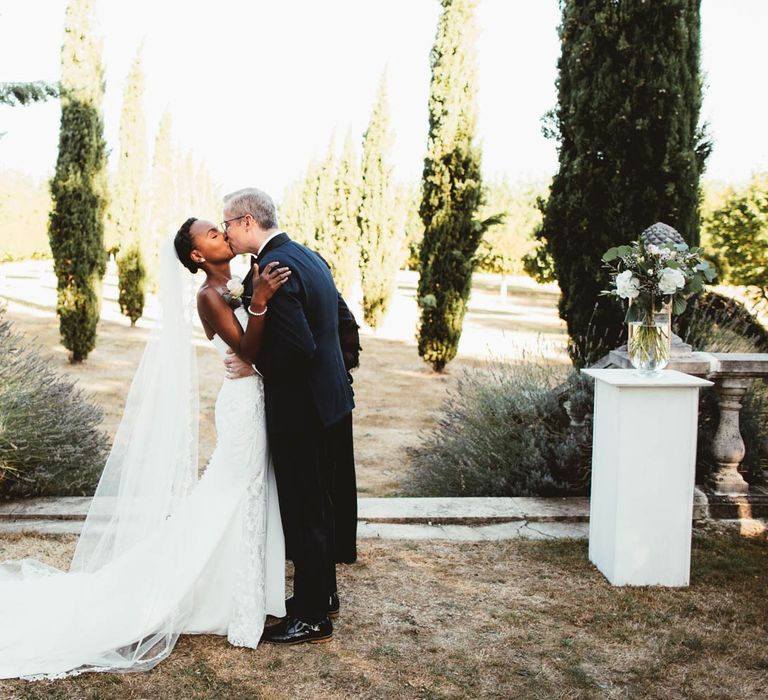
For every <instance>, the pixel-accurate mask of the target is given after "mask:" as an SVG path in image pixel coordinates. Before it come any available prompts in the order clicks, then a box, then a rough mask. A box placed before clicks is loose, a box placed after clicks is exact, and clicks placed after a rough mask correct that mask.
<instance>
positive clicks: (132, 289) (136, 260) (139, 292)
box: [112, 55, 149, 326]
mask: <svg viewBox="0 0 768 700" xmlns="http://www.w3.org/2000/svg"><path fill="white" fill-rule="evenodd" d="M143 98H144V73H143V71H142V68H141V57H140V56H139V55H137V56H136V59H135V61H134V63H133V66H132V67H131V70H130V72H129V73H128V80H127V82H126V86H125V93H124V95H123V110H122V113H121V115H120V153H119V160H118V164H117V182H116V188H115V189H116V192H115V196H114V197H113V200H112V205H113V212H114V213H113V219H114V223H115V231H116V234H117V241H116V242H115V244H116V247H117V248H118V249H119V252H118V253H117V274H118V287H119V290H120V296H119V299H118V301H119V303H120V311H121V312H122V313H123V314H124V315H125V316H127V317H128V318H130V319H131V325H132V326H134V325H136V321H137V320H138V319H139V318H141V314H142V313H143V311H144V300H145V299H144V297H145V289H146V275H147V273H146V268H145V265H144V254H143V252H142V247H141V241H142V237H143V236H144V235H145V234H146V232H147V227H148V223H149V215H148V211H147V193H146V184H147V172H148V154H147V133H146V125H145V119H144V108H143V106H142V101H143Z"/></svg>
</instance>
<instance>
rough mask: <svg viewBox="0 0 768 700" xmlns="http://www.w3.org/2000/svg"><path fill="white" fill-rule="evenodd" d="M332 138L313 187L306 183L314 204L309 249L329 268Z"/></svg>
mask: <svg viewBox="0 0 768 700" xmlns="http://www.w3.org/2000/svg"><path fill="white" fill-rule="evenodd" d="M333 141H334V140H333V138H332V139H331V141H330V143H329V144H328V150H327V152H326V154H325V158H323V160H322V161H320V166H319V169H318V171H317V175H316V181H315V183H314V187H313V186H312V183H308V186H309V191H310V192H314V195H315V197H316V202H315V206H314V211H315V217H316V219H315V222H314V226H313V228H314V231H313V239H314V240H313V242H312V243H310V244H309V245H310V248H313V249H314V250H316V251H317V252H318V253H320V255H322V256H323V257H324V258H325V259H326V260H327V261H328V263H329V264H331V267H333V258H334V252H335V246H334V236H335V235H336V230H335V228H336V227H335V220H334V205H335V199H334V187H335V181H336V156H335V154H334V152H333V151H334V143H333Z"/></svg>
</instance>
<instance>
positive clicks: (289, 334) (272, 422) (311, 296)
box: [244, 233, 355, 433]
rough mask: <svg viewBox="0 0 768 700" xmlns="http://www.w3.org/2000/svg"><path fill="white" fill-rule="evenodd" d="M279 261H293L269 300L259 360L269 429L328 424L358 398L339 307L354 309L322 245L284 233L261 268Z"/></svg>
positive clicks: (248, 284) (249, 287)
mask: <svg viewBox="0 0 768 700" xmlns="http://www.w3.org/2000/svg"><path fill="white" fill-rule="evenodd" d="M275 261H278V262H279V263H280V266H281V267H283V266H286V267H288V268H290V270H291V276H290V277H289V279H288V282H286V284H284V285H283V286H282V287H281V288H280V289H279V290H278V291H277V292H276V293H275V295H274V296H273V297H272V299H270V301H269V304H268V307H269V310H268V311H267V318H266V324H265V328H264V337H263V341H262V347H261V352H260V353H259V358H258V361H257V362H256V367H257V368H258V370H259V371H260V372H261V374H262V375H263V376H264V395H265V396H264V400H265V407H266V415H267V430H268V431H269V432H271V433H294V432H304V431H306V430H307V429H317V428H328V427H329V426H331V425H334V424H335V423H337V422H338V421H340V420H341V419H342V418H344V417H345V416H347V415H349V414H350V413H351V411H352V409H353V408H354V406H355V404H354V400H353V396H352V388H351V387H350V383H349V379H348V375H347V371H346V369H345V367H344V359H343V356H342V351H341V346H340V344H339V318H340V315H341V316H342V318H344V317H346V316H347V315H349V316H350V317H351V313H350V312H349V309H348V308H347V306H346V304H345V303H344V300H343V299H342V298H341V295H340V294H339V292H338V291H337V289H336V285H335V284H334V281H333V277H332V276H331V272H330V270H329V269H328V266H327V265H326V264H325V261H323V259H322V258H321V257H320V256H319V255H318V254H317V253H315V252H314V251H312V250H310V249H309V248H306V247H304V246H303V245H300V244H299V243H296V242H295V241H292V240H291V239H290V237H289V236H288V234H286V233H281V234H279V235H277V236H275V237H274V238H272V239H271V240H270V241H269V242H268V243H267V245H266V246H265V247H264V250H262V251H261V253H260V254H259V256H258V258H257V259H256V262H257V263H258V265H259V269H260V270H263V269H264V266H265V265H267V264H269V263H270V262H275ZM244 284H245V294H244V297H245V298H244V302H245V303H246V304H250V297H251V295H252V293H253V279H252V272H249V273H248V275H247V276H246V278H245V281H244Z"/></svg>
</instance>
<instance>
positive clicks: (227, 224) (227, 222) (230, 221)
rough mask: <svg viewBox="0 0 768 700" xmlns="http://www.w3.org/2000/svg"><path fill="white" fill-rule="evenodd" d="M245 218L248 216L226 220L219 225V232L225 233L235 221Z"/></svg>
mask: <svg viewBox="0 0 768 700" xmlns="http://www.w3.org/2000/svg"><path fill="white" fill-rule="evenodd" d="M246 216H248V214H243V215H242V216H236V217H235V218H234V219H227V220H226V221H222V222H221V223H220V224H219V228H221V230H222V231H224V233H226V232H227V229H228V228H229V224H230V223H232V222H233V221H237V220H238V219H244V218H245V217H246Z"/></svg>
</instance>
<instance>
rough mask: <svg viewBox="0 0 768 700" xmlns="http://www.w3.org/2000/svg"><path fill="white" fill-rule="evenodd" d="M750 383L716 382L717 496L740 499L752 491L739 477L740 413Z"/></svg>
mask: <svg viewBox="0 0 768 700" xmlns="http://www.w3.org/2000/svg"><path fill="white" fill-rule="evenodd" d="M751 382H752V380H751V379H749V378H740V377H719V378H718V379H717V380H716V382H715V390H716V391H717V403H718V406H719V408H720V424H719V425H718V426H717V432H716V433H715V437H714V439H713V440H712V454H713V455H714V457H715V460H716V461H717V465H718V468H717V472H716V473H715V474H713V475H712V477H711V486H712V488H713V490H714V492H715V493H716V494H718V495H723V496H738V495H743V494H745V493H747V492H748V491H749V484H747V482H746V481H744V477H742V476H741V474H739V464H741V460H742V459H744V440H742V438H741V430H740V429H739V413H740V412H741V402H742V401H743V399H744V395H745V394H746V393H747V389H749V385H750V384H751Z"/></svg>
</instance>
